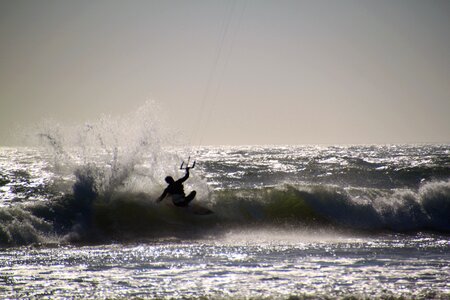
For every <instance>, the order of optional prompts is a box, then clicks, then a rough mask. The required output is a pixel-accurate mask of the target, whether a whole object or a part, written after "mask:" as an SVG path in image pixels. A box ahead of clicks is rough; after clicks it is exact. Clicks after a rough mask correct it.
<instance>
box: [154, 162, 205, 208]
mask: <svg viewBox="0 0 450 300" xmlns="http://www.w3.org/2000/svg"><path fill="white" fill-rule="evenodd" d="M189 169H191V167H186V174H185V175H184V176H183V177H182V178H180V179H178V180H177V181H175V180H174V179H173V178H172V177H171V176H167V177H166V178H165V180H166V182H167V184H168V186H167V187H166V189H165V190H164V192H163V193H162V195H161V196H159V197H158V199H156V202H161V201H162V200H163V199H164V198H165V197H166V196H167V195H169V196H170V197H171V198H172V202H173V204H174V205H176V206H181V207H184V206H188V204H189V203H190V202H191V201H192V200H194V197H195V195H196V194H197V192H196V191H192V192H191V193H190V194H189V195H187V196H186V194H185V193H184V187H183V182H185V181H186V180H187V179H188V178H189Z"/></svg>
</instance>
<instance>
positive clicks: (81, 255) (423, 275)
mask: <svg viewBox="0 0 450 300" xmlns="http://www.w3.org/2000/svg"><path fill="white" fill-rule="evenodd" d="M275 236H278V238H275ZM417 245H419V246H420V247H415V246H417ZM449 247H450V245H449V244H448V241H445V240H441V241H440V240H439V239H437V238H435V237H433V236H416V237H411V238H410V239H406V241H405V237H404V236H401V237H398V238H397V237H396V236H384V237H378V238H375V237H372V238H365V237H346V236H339V235H336V234H335V233H330V234H328V235H324V234H320V233H319V234H316V235H314V234H309V233H307V234H297V235H296V234H294V233H293V232H284V233H283V232H264V231H259V232H253V233H252V232H250V231H248V232H236V233H232V232H230V233H228V234H226V235H225V236H223V237H222V238H219V239H217V240H208V239H205V240H198V241H192V242H186V241H184V242H183V243H179V242H178V241H177V240H173V241H172V242H168V241H162V242H161V243H152V244H130V245H114V244H112V245H105V246H88V247H72V246H66V247H55V248H29V249H24V248H13V249H7V250H3V255H2V256H1V258H2V261H1V262H0V263H1V266H2V267H1V269H0V271H1V273H2V277H1V279H0V282H1V289H2V291H3V294H4V295H5V296H6V297H17V296H19V297H42V296H50V297H88V298H89V297H90V298H108V297H160V298H166V297H168V298H177V297H183V298H185V297H202V296H207V297H211V298H217V297H219V298H229V297H275V298H277V297H288V296H291V295H299V296H302V295H315V296H321V295H322V296H325V295H327V296H344V295H347V296H348V295H355V296H364V297H379V296H382V295H385V296H386V295H391V296H399V295H403V296H405V295H406V296H410V297H413V296H414V297H415V296H420V295H422V296H424V295H426V294H427V293H431V290H430V289H429V287H430V286H433V290H434V291H436V290H439V291H440V292H442V293H447V294H448V293H450V285H449V283H448V282H447V279H448V276H449V274H450V267H449V265H448V258H449V257H448V253H449V251H448V250H449V249H450V248H449ZM442 252H447V255H442ZM434 253H439V254H440V256H435V254H434Z"/></svg>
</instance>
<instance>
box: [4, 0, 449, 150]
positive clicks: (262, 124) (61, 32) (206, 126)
mask: <svg viewBox="0 0 450 300" xmlns="http://www.w3.org/2000/svg"><path fill="white" fill-rule="evenodd" d="M148 99H153V100H154V101H156V102H157V103H159V105H160V106H161V108H162V110H163V111H165V112H166V113H167V118H169V119H170V120H171V121H170V122H171V124H172V125H173V127H174V128H175V129H176V130H179V131H181V132H183V133H184V135H185V137H186V142H190V143H194V144H195V143H200V142H201V143H203V144H305V143H403V142H450V1H448V0H442V1H437V0H420V1H414V0H404V1H400V0H386V1H383V0H373V1H362V0H353V1H352V0H339V1H338V0H327V1H321V0H311V1H301V0H297V1H275V0H274V1H262V0H248V1H211V0H205V1H185V0H182V1H164V0H163V1H150V0H146V1H133V0H132V1H122V0H118V1H113V0H105V1H98V0H85V1H84V0H77V1H69V0H53V1H49V0H28V1H23V0H9V1H8V0H0V144H6V143H8V141H10V139H9V136H10V134H11V132H14V131H13V130H15V128H16V127H17V126H29V125H30V124H34V123H36V122H39V121H41V120H43V119H45V118H51V119H55V120H58V121H61V122H69V123H70V122H71V123H82V122H84V121H86V120H95V119H97V118H98V117H99V116H100V115H102V114H108V115H113V116H114V115H118V114H121V113H127V112H131V111H133V110H135V109H137V108H138V107H139V106H141V105H142V104H143V103H145V102H146V101H147V100H148Z"/></svg>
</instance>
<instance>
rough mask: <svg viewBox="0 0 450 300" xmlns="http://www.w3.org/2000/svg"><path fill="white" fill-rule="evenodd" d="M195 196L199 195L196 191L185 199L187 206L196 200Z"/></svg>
mask: <svg viewBox="0 0 450 300" xmlns="http://www.w3.org/2000/svg"><path fill="white" fill-rule="evenodd" d="M195 195H197V192H196V191H192V192H190V193H189V195H187V196H186V198H185V200H186V204H189V203H190V202H191V201H192V200H194V198H195Z"/></svg>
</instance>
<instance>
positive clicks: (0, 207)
mask: <svg viewBox="0 0 450 300" xmlns="http://www.w3.org/2000/svg"><path fill="white" fill-rule="evenodd" d="M155 119H157V118H156V116H155V112H154V109H153V107H152V105H151V104H147V105H146V106H144V107H143V108H141V109H139V110H138V111H136V112H135V113H132V114H130V115H129V116H125V117H122V118H119V119H113V118H109V117H103V118H100V119H99V120H98V121H96V122H93V123H89V124H85V125H83V126H77V127H74V128H61V127H59V126H57V125H55V124H44V125H41V126H39V127H38V130H37V132H36V133H34V134H33V136H34V137H35V138H36V140H38V141H39V143H40V146H39V147H28V148H0V154H1V155H0V167H1V168H0V192H1V193H0V245H2V246H13V245H23V244H30V243H54V242H56V243H61V242H69V243H103V242H108V241H127V240H136V239H154V238H171V237H181V238H195V237H199V236H205V235H210V234H211V235H217V234H220V233H226V232H227V231H229V230H230V229H233V230H234V229H236V228H243V229H244V228H245V229H249V228H254V227H256V228H269V227H270V228H288V229H292V230H297V229H298V230H305V229H307V230H316V229H320V230H321V229H324V228H325V229H333V230H334V229H338V230H346V231H356V232H361V231H363V232H366V233H368V234H371V233H372V232H380V231H393V232H416V231H435V232H440V233H449V232H450V155H449V154H450V145H387V146H386V145H380V146H266V147H259V146H258V147H256V146H237V147H199V148H197V149H195V150H193V149H191V148H183V147H168V146H166V145H167V140H168V139H169V138H167V134H166V133H163V132H162V130H161V128H160V127H161V126H160V125H159V123H158V122H156V121H155ZM188 156H191V157H193V158H195V159H196V160H197V165H196V168H195V169H194V170H193V171H192V173H191V177H190V178H189V180H188V181H187V182H186V191H187V192H189V191H190V190H196V191H197V197H196V199H195V201H194V202H196V203H198V204H200V205H202V206H204V207H207V208H209V209H211V210H212V211H214V213H213V214H209V215H197V214H194V213H193V209H184V208H176V207H173V206H172V205H171V204H170V200H164V202H162V203H160V204H156V203H155V201H154V199H156V198H157V197H158V196H159V195H160V194H161V192H162V190H163V189H164V188H165V183H164V177H165V176H166V175H172V176H174V177H181V176H183V172H182V171H180V170H179V169H178V168H179V165H180V162H181V161H182V160H183V159H186V157H188ZM194 210H195V209H194Z"/></svg>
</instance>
